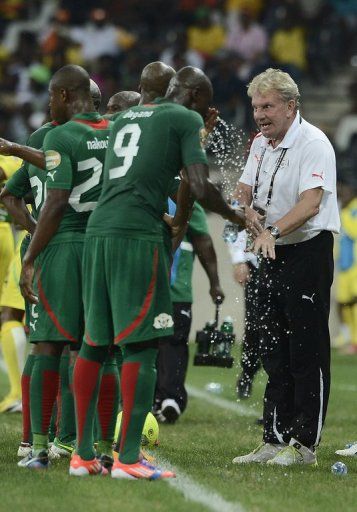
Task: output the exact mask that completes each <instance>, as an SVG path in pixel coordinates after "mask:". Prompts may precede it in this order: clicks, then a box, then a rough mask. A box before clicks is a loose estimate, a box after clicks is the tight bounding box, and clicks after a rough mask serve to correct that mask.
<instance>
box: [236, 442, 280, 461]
mask: <svg viewBox="0 0 357 512" xmlns="http://www.w3.org/2000/svg"><path fill="white" fill-rule="evenodd" d="M284 447H285V445H284V444H272V443H260V445H259V446H257V447H256V448H255V449H254V450H253V451H252V452H250V453H248V454H247V455H241V456H240V457H235V458H234V459H233V460H232V462H233V464H249V463H251V462H259V463H265V462H268V460H270V459H272V458H273V457H275V455H277V454H278V453H279V452H280V451H281V450H282V449H283V448H284Z"/></svg>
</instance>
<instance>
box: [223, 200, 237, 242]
mask: <svg viewBox="0 0 357 512" xmlns="http://www.w3.org/2000/svg"><path fill="white" fill-rule="evenodd" d="M238 206H239V202H238V201H237V200H236V199H235V200H234V201H232V202H231V208H233V210H236V209H237V208H238ZM240 229H241V228H239V226H238V224H234V223H233V222H231V221H229V220H227V221H226V223H225V224H224V228H223V233H222V238H223V240H224V241H225V242H226V243H227V244H234V242H236V240H237V238H238V233H239V230H240Z"/></svg>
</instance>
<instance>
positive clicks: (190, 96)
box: [166, 66, 213, 116]
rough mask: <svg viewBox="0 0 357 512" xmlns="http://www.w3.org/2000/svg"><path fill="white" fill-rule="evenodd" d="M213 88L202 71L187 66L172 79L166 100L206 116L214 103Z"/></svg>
mask: <svg viewBox="0 0 357 512" xmlns="http://www.w3.org/2000/svg"><path fill="white" fill-rule="evenodd" d="M212 97H213V88H212V84H211V81H210V79H209V78H208V77H207V75H205V74H204V72H203V71H202V70H201V69H198V68H194V67H192V66H187V67H185V68H182V69H180V71H178V72H177V73H176V75H175V76H174V77H173V78H172V79H171V81H170V85H169V87H168V90H167V93H166V98H168V99H171V100H173V101H175V102H176V103H180V104H181V105H184V106H185V107H187V108H190V109H192V110H196V111H197V112H199V113H200V114H201V115H202V116H205V115H206V113H207V109H208V106H209V104H210V103H211V101H212Z"/></svg>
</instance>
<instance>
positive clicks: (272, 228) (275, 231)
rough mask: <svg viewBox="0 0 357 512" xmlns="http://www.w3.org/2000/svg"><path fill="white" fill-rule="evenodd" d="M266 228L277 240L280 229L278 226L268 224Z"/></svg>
mask: <svg viewBox="0 0 357 512" xmlns="http://www.w3.org/2000/svg"><path fill="white" fill-rule="evenodd" d="M267 229H268V230H269V231H270V234H271V235H272V236H273V237H274V238H275V240H277V239H278V238H279V237H280V229H279V228H278V226H268V227H267Z"/></svg>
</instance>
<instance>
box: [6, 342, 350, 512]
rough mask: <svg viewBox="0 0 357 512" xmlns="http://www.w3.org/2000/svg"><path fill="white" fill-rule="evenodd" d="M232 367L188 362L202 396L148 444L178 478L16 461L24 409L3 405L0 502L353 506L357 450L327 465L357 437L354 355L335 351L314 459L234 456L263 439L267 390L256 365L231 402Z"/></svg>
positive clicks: (270, 510) (222, 508)
mask: <svg viewBox="0 0 357 512" xmlns="http://www.w3.org/2000/svg"><path fill="white" fill-rule="evenodd" d="M192 348H193V346H192ZM236 373H237V368H235V369H232V370H226V369H220V368H199V367H193V366H192V364H191V365H190V368H189V374H188V383H189V385H190V386H191V388H193V389H194V391H196V394H197V391H198V392H204V393H205V395H204V397H201V398H194V397H192V398H190V400H189V406H188V409H187V411H186V413H185V414H184V415H183V416H182V418H181V419H180V420H179V421H178V422H177V424H176V425H174V426H165V425H163V426H161V427H160V446H159V448H158V449H156V450H155V452H152V453H153V455H155V456H156V457H157V458H158V459H161V460H165V461H169V463H170V465H171V466H173V467H175V468H176V469H177V473H178V477H177V479H176V482H175V483H174V485H171V484H169V483H168V482H165V481H161V482H132V481H117V480H111V479H110V478H99V477H94V478H82V479H80V478H74V477H69V476H68V461H66V460H61V461H59V462H54V463H53V464H52V466H51V468H50V469H49V470H48V471H46V472H41V473H36V472H31V471H29V470H25V469H21V468H18V467H17V466H16V462H17V457H16V451H17V446H18V442H19V440H20V432H21V418H20V415H18V414H13V415H10V414H1V415H0V489H1V492H0V511H1V512H7V511H9V512H10V511H14V512H25V511H26V512H35V511H36V512H42V511H43V512H44V511H56V512H57V511H58V512H62V511H63V512H64V511H66V512H68V511H69V512H70V511H71V510H73V511H75V512H82V511H83V512H97V511H98V512H99V511H101V512H102V511H109V510H118V511H127V512H132V511H133V512H134V511H135V512H142V511H143V512H144V511H145V512H151V511H155V512H156V511H157V512H160V511H162V512H166V511H172V512H181V511H182V512H186V511H189V512H196V511H197V512H199V511H209V510H212V511H217V512H235V511H236V512H242V511H245V512H285V511H293V512H336V510H341V512H355V511H357V458H356V459H352V460H351V459H346V460H345V462H346V464H347V466H348V474H347V475H346V476H342V477H338V476H335V475H332V474H331V471H330V467H331V465H332V464H333V463H334V462H336V461H337V460H340V459H341V458H340V457H338V456H337V455H335V454H334V451H335V450H336V449H338V448H342V447H343V446H344V445H345V443H346V442H347V441H355V440H357V407H356V403H357V358H356V357H346V356H345V357H343V356H339V355H337V354H334V355H333V363H332V382H333V385H332V391H331V400H330V405H329V411H328V417H327V420H326V425H325V430H324V435H323V440H322V443H321V447H320V448H319V450H318V462H319V465H318V467H317V468H309V467H294V468H288V469H280V468H269V467H264V466H257V465H250V466H244V467H238V466H235V465H232V464H231V460H232V458H233V457H234V456H236V455H238V454H242V453H245V452H247V451H250V450H251V449H252V448H253V447H255V445H256V444H257V443H258V442H259V441H260V438H261V428H260V427H258V426H255V424H254V414H259V413H260V411H261V404H262V392H263V389H264V375H263V374H259V376H258V378H257V380H256V384H255V386H254V393H253V397H252V398H251V399H249V400H246V401H244V402H240V404H241V405H243V406H244V407H243V411H241V413H238V412H237V411H235V410H232V408H229V407H228V406H227V403H228V405H229V404H232V403H233V404H234V403H235V392H234V385H235V379H236ZM209 382H219V383H221V385H222V391H221V393H220V394H209V393H208V392H207V391H205V385H206V384H207V383H209ZM0 390H1V394H2V395H4V394H5V393H6V391H7V384H6V378H5V375H4V374H3V373H2V372H0ZM210 398H211V399H210ZM214 399H218V401H219V404H220V406H218V404H217V403H215V402H214ZM242 412H243V413H248V414H249V413H250V414H252V415H250V416H246V415H242Z"/></svg>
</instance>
